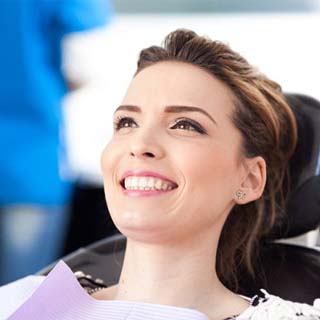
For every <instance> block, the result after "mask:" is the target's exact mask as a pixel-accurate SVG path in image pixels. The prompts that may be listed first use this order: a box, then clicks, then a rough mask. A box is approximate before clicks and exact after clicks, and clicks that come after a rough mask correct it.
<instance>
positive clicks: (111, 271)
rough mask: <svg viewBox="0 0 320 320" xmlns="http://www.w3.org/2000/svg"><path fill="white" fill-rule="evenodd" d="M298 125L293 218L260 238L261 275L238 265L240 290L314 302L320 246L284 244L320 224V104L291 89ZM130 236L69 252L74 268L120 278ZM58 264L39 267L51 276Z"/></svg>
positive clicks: (110, 280)
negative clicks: (263, 237)
mask: <svg viewBox="0 0 320 320" xmlns="http://www.w3.org/2000/svg"><path fill="white" fill-rule="evenodd" d="M286 99H287V102H288V103H289V105H290V106H291V108H292V110H293V112H294V114H295V116H296V119H297V124H298V146H297V149H296V151H295V153H294V155H293V157H292V159H291V163H290V170H291V193H290V197H289V201H288V204H287V208H286V210H287V216H288V219H287V220H286V221H284V222H281V223H280V224H277V225H276V227H275V228H274V230H273V232H272V234H271V235H270V236H269V237H268V238H267V239H264V241H263V242H262V243H261V246H260V258H259V259H260V260H259V265H260V266H261V273H259V274H258V275H257V278H256V279H252V278H250V276H249V275H247V274H246V273H245V272H244V271H242V270H238V275H239V277H238V278H239V279H240V283H239V284H240V286H239V290H238V292H239V293H240V294H243V295H245V296H249V297H251V296H253V295H255V294H257V292H259V289H260V288H265V289H266V290H267V291H268V292H269V293H271V294H274V295H278V296H280V297H282V298H284V299H289V300H292V301H297V302H306V303H313V300H314V299H315V298H318V297H320V247H316V246H314V247H313V248H311V247H306V246H303V245H296V244H295V245H294V244H288V243H281V242H279V241H278V240H279V239H286V238H291V237H296V236H299V235H301V234H305V233H306V232H308V231H310V230H314V229H316V228H319V225H320V103H319V102H318V101H317V100H315V99H313V98H310V97H308V96H304V95H298V94H287V95H286ZM125 246H126V239H125V237H124V236H122V235H120V234H116V235H113V236H111V237H108V238H105V239H102V240H100V241H98V242H96V243H93V244H91V245H89V246H87V247H84V248H80V249H78V250H77V251H75V252H73V253H71V254H69V255H67V256H66V257H64V258H63V260H64V261H65V262H66V263H67V264H68V265H69V267H70V268H71V269H72V270H73V271H78V270H81V271H83V272H84V273H86V274H90V275H92V276H93V277H95V278H101V279H103V280H104V281H105V283H106V284H107V285H113V284H116V283H117V282H118V279H119V275H120V271H121V265H122V261H123V256H124V249H125ZM54 265H55V263H54V264H52V265H50V266H48V267H47V268H45V269H43V270H42V271H40V272H39V274H42V275H46V274H48V273H49V272H50V270H51V269H52V268H53V266H54Z"/></svg>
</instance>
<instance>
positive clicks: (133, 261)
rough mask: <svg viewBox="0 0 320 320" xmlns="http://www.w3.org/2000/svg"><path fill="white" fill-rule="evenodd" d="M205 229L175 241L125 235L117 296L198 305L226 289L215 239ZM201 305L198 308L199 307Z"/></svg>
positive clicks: (153, 301)
mask: <svg viewBox="0 0 320 320" xmlns="http://www.w3.org/2000/svg"><path fill="white" fill-rule="evenodd" d="M214 234H215V233H208V235H207V236H205V235H204V234H202V235H201V236H198V237H193V239H192V240H189V241H180V242H179V243H176V244H172V243H170V244H163V243H162V244H161V245H160V244H154V243H153V244H146V243H141V242H135V241H134V240H130V239H128V243H127V249H126V254H125V259H124V264H123V269H122V273H121V276H120V281H119V285H118V288H117V292H116V296H115V297H114V299H117V300H136V301H143V302H148V303H156V304H166V305H174V306H179V307H188V308H196V309H199V304H201V303H203V304H205V303H206V300H208V299H210V301H211V305H212V303H213V302H214V301H213V299H214V297H219V300H220V301H221V295H222V294H224V295H225V294H226V293H227V291H228V290H227V289H225V287H224V286H223V285H222V284H221V282H220V281H219V279H218V277H217V275H216V272H215V255H216V249H217V243H218V239H216V238H215V237H214V236H213V235H214ZM200 309H201V308H200Z"/></svg>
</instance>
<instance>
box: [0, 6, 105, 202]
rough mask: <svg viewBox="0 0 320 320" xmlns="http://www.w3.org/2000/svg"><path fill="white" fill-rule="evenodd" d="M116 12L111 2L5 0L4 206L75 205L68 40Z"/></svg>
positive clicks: (0, 195) (0, 106) (0, 76)
mask: <svg viewBox="0 0 320 320" xmlns="http://www.w3.org/2000/svg"><path fill="white" fill-rule="evenodd" d="M110 11H111V10H110V4H109V2H108V1H107V0H1V1H0V41H1V42H0V206H1V205H6V204H16V203H19V204H21V203H23V204H31V203H32V204H44V205H56V204H63V203H65V201H67V199H68V195H69V191H70V179H68V178H63V177H62V175H61V170H63V166H65V164H66V161H65V158H66V157H65V152H64V150H63V149H64V146H63V144H62V139H61V132H63V130H61V129H62V128H61V127H62V123H63V119H62V110H61V100H62V98H63V96H64V94H65V93H66V91H67V88H66V83H65V81H64V78H63V75H62V73H61V39H62V37H63V36H64V35H66V34H68V33H72V32H79V31H83V30H88V29H91V28H95V27H98V26H103V25H105V24H106V23H107V22H108V20H109V18H110Z"/></svg>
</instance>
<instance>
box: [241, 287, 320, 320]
mask: <svg viewBox="0 0 320 320" xmlns="http://www.w3.org/2000/svg"><path fill="white" fill-rule="evenodd" d="M235 319H237V320H251V319H260V320H269V319H272V320H280V319H281V320H293V319H297V320H320V300H319V299H317V300H315V302H314V304H313V305H309V304H306V303H297V302H292V301H288V300H284V299H281V298H280V297H278V296H274V295H271V294H269V293H268V292H266V291H265V290H261V293H260V294H259V295H256V296H254V297H253V298H252V299H251V301H250V307H249V308H248V309H247V310H245V311H244V312H243V313H242V314H241V315H239V316H238V317H236V318H235Z"/></svg>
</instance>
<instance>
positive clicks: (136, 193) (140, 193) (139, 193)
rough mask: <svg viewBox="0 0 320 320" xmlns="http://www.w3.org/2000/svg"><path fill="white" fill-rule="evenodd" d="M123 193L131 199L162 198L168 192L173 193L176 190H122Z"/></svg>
mask: <svg viewBox="0 0 320 320" xmlns="http://www.w3.org/2000/svg"><path fill="white" fill-rule="evenodd" d="M122 190H123V193H124V194H125V195H126V196H129V197H152V196H161V195H164V194H166V193H168V192H171V191H173V190H175V189H171V190H127V189H124V188H122Z"/></svg>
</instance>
